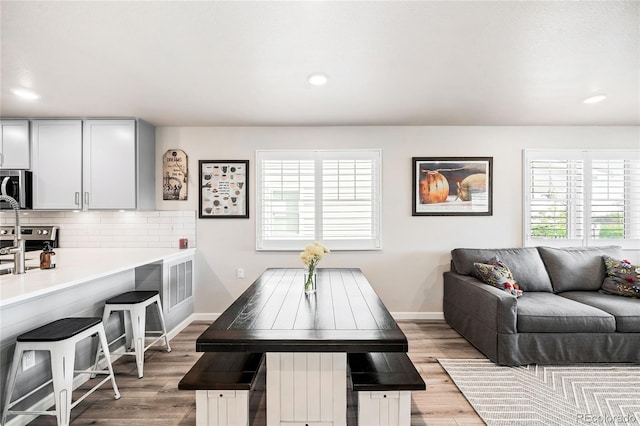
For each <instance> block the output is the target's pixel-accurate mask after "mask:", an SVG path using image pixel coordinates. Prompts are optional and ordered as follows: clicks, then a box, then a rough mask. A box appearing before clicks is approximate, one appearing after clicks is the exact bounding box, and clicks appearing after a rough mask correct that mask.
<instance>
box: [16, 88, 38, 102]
mask: <svg viewBox="0 0 640 426" xmlns="http://www.w3.org/2000/svg"><path fill="white" fill-rule="evenodd" d="M11 92H12V93H13V94H14V95H16V96H18V97H20V98H22V99H28V100H30V101H34V100H36V99H40V95H38V94H37V93H36V92H32V91H31V90H29V89H21V88H19V89H11Z"/></svg>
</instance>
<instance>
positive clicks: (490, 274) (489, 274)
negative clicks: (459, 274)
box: [473, 257, 522, 297]
mask: <svg viewBox="0 0 640 426" xmlns="http://www.w3.org/2000/svg"><path fill="white" fill-rule="evenodd" d="M473 268H474V269H475V271H476V274H477V275H478V276H479V277H480V279H481V280H482V281H484V282H485V283H487V284H490V285H492V286H494V287H497V288H499V289H501V290H504V291H506V292H507V293H510V294H513V295H514V296H516V297H520V296H522V290H520V289H519V287H518V284H517V283H516V280H515V278H513V274H512V273H511V270H510V269H509V267H508V266H507V265H505V263H504V262H503V261H502V260H500V259H498V258H497V257H494V258H492V259H490V260H489V261H488V262H487V263H478V262H475V263H474V264H473Z"/></svg>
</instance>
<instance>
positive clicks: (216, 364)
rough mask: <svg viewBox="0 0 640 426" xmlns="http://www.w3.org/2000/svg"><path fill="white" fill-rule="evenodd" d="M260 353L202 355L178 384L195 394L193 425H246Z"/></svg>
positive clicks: (262, 356) (261, 357)
mask: <svg viewBox="0 0 640 426" xmlns="http://www.w3.org/2000/svg"><path fill="white" fill-rule="evenodd" d="M263 358H264V354H263V353H250V352H205V353H204V354H203V355H202V357H201V358H200V359H199V360H198V361H197V362H196V363H195V365H194V366H193V367H192V368H191V370H189V372H188V373H187V374H186V375H185V376H184V377H183V378H182V380H180V383H179V384H178V389H181V390H195V391H196V425H198V426H200V425H220V426H225V425H228V426H231V425H234V426H235V425H247V426H248V425H249V392H250V391H251V389H252V388H253V386H254V384H255V382H256V378H257V377H258V370H259V369H260V365H261V364H262V360H263Z"/></svg>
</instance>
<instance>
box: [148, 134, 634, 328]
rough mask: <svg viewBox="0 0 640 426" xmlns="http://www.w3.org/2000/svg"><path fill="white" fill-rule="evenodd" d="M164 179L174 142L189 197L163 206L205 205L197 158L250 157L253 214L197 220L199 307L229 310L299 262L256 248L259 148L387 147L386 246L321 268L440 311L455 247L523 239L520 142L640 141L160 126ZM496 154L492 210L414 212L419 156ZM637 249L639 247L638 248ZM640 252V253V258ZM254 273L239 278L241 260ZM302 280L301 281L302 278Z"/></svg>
mask: <svg viewBox="0 0 640 426" xmlns="http://www.w3.org/2000/svg"><path fill="white" fill-rule="evenodd" d="M156 144H157V146H156V156H157V161H156V164H157V168H156V182H162V178H161V168H162V166H161V164H162V162H161V158H162V155H163V154H164V153H165V152H166V151H167V150H169V149H183V150H184V151H185V152H186V153H187V155H188V156H189V199H188V200H187V201H163V200H162V192H161V185H159V184H157V185H156V188H157V193H156V200H157V201H156V205H157V208H158V209H160V210H197V209H198V187H197V181H198V160H250V172H251V176H250V179H249V181H250V218H249V219H198V220H197V232H196V234H197V241H198V256H197V270H196V290H195V292H196V293H195V294H196V298H195V311H196V312H199V313H213V312H222V311H223V310H224V309H225V308H226V307H227V306H228V305H229V304H230V303H231V302H232V301H233V300H234V299H235V298H236V297H237V296H238V295H239V294H240V293H241V292H242V291H244V290H245V289H246V288H247V287H248V286H249V285H250V284H251V283H252V282H253V281H254V280H255V279H256V278H257V277H258V276H259V275H260V273H262V271H263V270H264V269H265V268H267V267H301V264H300V262H299V260H298V255H297V252H296V253H292V252H287V253H281V252H280V253H265V252H257V251H256V250H255V197H254V193H255V151H256V150H257V149H276V148H297V149H324V148H379V149H382V155H383V244H384V250H382V251H379V252H335V253H332V254H331V255H329V256H327V257H326V258H325V259H324V260H323V261H322V263H321V264H320V267H359V268H361V269H362V271H363V272H364V273H365V275H366V276H367V278H368V279H369V281H370V282H371V284H372V285H373V287H374V288H375V289H376V291H377V292H378V294H379V296H380V297H381V298H382V300H383V301H384V303H385V304H386V306H387V308H388V309H389V310H390V311H392V312H419V313H423V314H424V315H425V316H429V315H428V313H440V312H442V273H443V272H444V271H447V270H449V260H450V255H449V252H450V250H451V249H453V248H456V247H512V246H521V245H522V196H521V193H522V150H523V149H525V148H638V147H639V145H640V128H638V127H542V126H540V127H446V126H441V127H268V128H267V127H222V128H214V127H164V128H163V127H161V128H158V129H157V130H156ZM414 156H415V157H420V156H422V157H427V156H491V157H493V159H494V165H493V167H494V170H493V173H494V185H493V190H494V196H493V216H483V217H471V216H466V217H465V216H455V217H430V216H426V217H412V216H411V179H412V176H411V165H412V162H411V157H414ZM635 255H636V256H637V255H638V252H635ZM637 260H638V259H635V261H637ZM239 267H241V268H244V269H245V273H246V278H245V279H243V280H238V279H236V276H235V274H236V268H239ZM301 285H302V283H301Z"/></svg>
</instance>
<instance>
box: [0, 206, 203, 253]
mask: <svg viewBox="0 0 640 426" xmlns="http://www.w3.org/2000/svg"><path fill="white" fill-rule="evenodd" d="M14 223H15V214H14V212H13V211H11V210H3V211H2V212H0V225H13V224H14ZM20 224H22V225H27V224H31V225H56V226H59V227H60V237H59V238H60V247H63V248H66V247H87V248H88V247H93V248H96V247H175V248H178V244H179V240H180V238H188V239H189V247H196V212H195V211H185V210H180V211H168V210H160V211H145V212H136V211H125V212H112V211H101V212H66V211H65V212H62V211H43V210H39V211H24V210H22V211H21V212H20Z"/></svg>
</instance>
